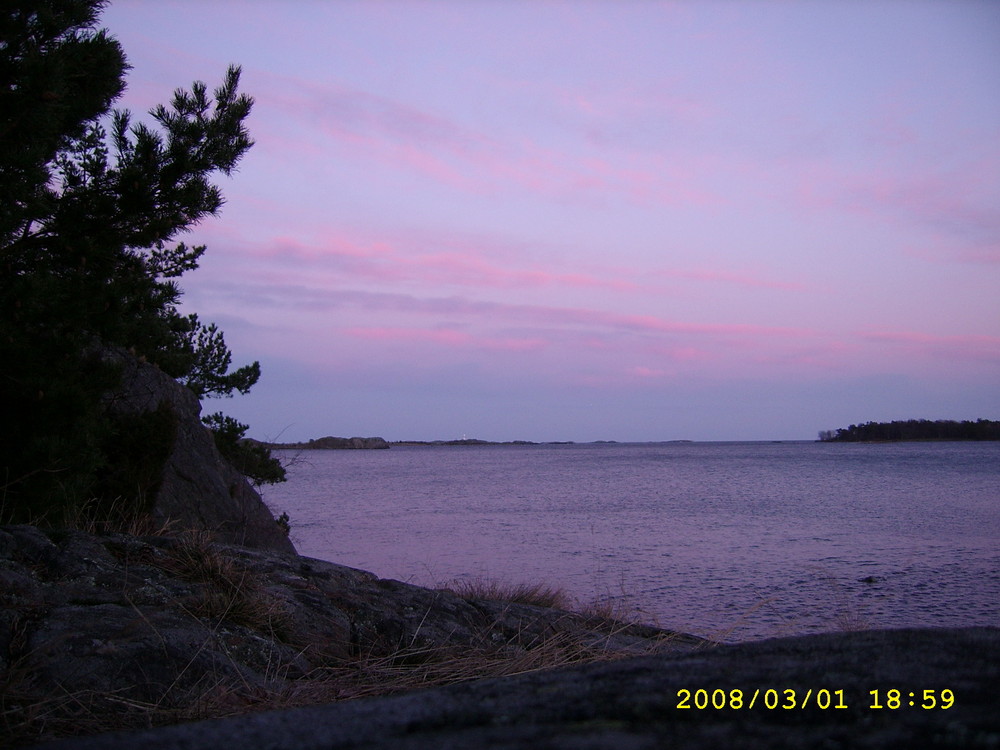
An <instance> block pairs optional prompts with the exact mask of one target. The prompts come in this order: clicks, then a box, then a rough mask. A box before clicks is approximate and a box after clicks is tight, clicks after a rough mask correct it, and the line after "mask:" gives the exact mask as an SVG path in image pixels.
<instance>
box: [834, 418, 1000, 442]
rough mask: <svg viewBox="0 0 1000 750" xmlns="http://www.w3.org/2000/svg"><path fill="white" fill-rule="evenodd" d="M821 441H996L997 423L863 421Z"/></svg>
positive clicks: (999, 430) (998, 437)
mask: <svg viewBox="0 0 1000 750" xmlns="http://www.w3.org/2000/svg"><path fill="white" fill-rule="evenodd" d="M819 439H820V440H822V441H824V442H841V443H858V442H865V443H884V442H898V441H903V440H1000V422H997V421H991V420H989V419H979V420H977V421H975V422H971V421H964V422H955V421H951V420H942V419H939V420H936V421H931V420H929V419H910V420H906V421H902V422H866V423H865V424H861V425H855V424H852V425H851V426H850V427H846V428H840V429H838V430H824V431H822V432H820V434H819Z"/></svg>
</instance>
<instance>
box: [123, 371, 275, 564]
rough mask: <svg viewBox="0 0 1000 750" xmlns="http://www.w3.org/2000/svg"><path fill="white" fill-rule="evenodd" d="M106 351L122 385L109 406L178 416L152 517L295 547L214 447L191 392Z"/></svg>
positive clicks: (231, 537)
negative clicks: (163, 406)
mask: <svg viewBox="0 0 1000 750" xmlns="http://www.w3.org/2000/svg"><path fill="white" fill-rule="evenodd" d="M106 356H107V357H109V358H111V359H114V360H116V361H117V362H119V363H120V364H121V365H122V367H123V378H122V387H121V390H120V391H119V392H118V393H114V394H109V396H108V403H109V407H110V409H111V410H112V412H116V413H120V414H135V413H145V412H152V411H155V410H156V409H157V408H160V406H161V404H166V405H168V406H169V408H170V410H171V411H172V413H173V414H174V416H175V417H176V420H177V434H176V438H175V440H174V443H173V448H172V450H171V452H170V455H169V456H168V458H167V460H166V463H165V465H164V467H163V472H162V477H161V478H160V481H159V483H158V489H157V490H156V495H155V498H154V500H153V504H152V515H153V518H154V520H155V521H156V522H159V523H166V522H172V523H173V524H175V525H176V526H177V527H178V528H185V529H203V530H208V531H211V532H212V533H213V534H215V535H216V536H217V537H218V538H219V539H220V540H222V541H225V542H228V543H231V544H243V545H247V546H250V547H259V548H262V549H272V550H276V551H279V552H295V548H294V546H293V545H292V543H291V541H290V540H289V539H288V536H287V535H286V534H285V533H284V532H283V531H282V530H281V528H280V527H279V526H278V525H277V523H276V522H275V519H274V516H273V515H272V514H271V512H270V511H269V510H268V509H267V506H266V505H265V504H264V501H263V500H262V499H261V497H260V495H259V494H258V493H257V492H256V491H255V490H254V489H253V488H252V487H251V486H250V485H249V483H248V482H247V481H246V478H245V477H243V475H241V474H240V473H239V472H238V471H237V470H236V469H234V468H233V467H232V465H230V464H229V463H228V462H227V461H226V460H225V459H224V458H223V457H222V455H221V454H220V453H219V451H218V449H217V448H216V447H215V441H214V439H213V438H212V435H211V432H210V431H209V429H208V428H207V427H206V426H205V425H204V424H202V422H201V418H200V416H201V404H200V402H199V401H198V398H197V397H196V396H195V395H194V393H193V392H191V391H190V390H189V389H187V388H185V387H184V386H182V385H181V384H179V383H178V382H177V381H175V380H174V379H173V378H171V377H169V376H168V375H166V374H165V373H163V372H162V371H161V370H160V369H159V368H157V367H155V366H153V365H151V364H148V363H145V362H139V361H138V360H136V359H135V357H132V356H131V355H129V354H127V353H125V352H115V351H111V352H108V353H107V354H106Z"/></svg>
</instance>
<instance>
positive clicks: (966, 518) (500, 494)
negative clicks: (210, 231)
mask: <svg viewBox="0 0 1000 750" xmlns="http://www.w3.org/2000/svg"><path fill="white" fill-rule="evenodd" d="M276 455H277V456H278V457H279V458H280V459H281V460H282V461H283V462H284V463H285V464H286V465H287V466H288V481H287V482H285V483H283V484H279V485H272V486H268V487H266V488H265V490H264V499H265V501H266V502H267V504H268V505H269V506H270V507H271V509H272V510H273V511H274V512H275V514H276V515H277V514H280V513H287V514H288V516H289V518H290V523H291V529H292V530H291V539H292V541H293V542H294V543H295V545H296V547H297V549H298V550H299V553H300V554H302V555H306V556H309V557H316V558H320V559H323V560H328V561H331V562H335V563H339V564H342V565H347V566H350V567H354V568H361V569H363V570H368V571H371V572H373V573H375V574H376V575H378V576H379V577H381V578H392V579H396V580H400V581H406V582H410V583H414V584H418V585H421V586H430V587H447V586H448V585H449V584H450V583H452V582H454V581H460V580H466V581H467V580H470V579H472V580H481V581H499V582H504V583H512V584H519V583H529V584H535V583H542V584H545V585H547V586H551V587H558V588H561V589H563V590H564V591H565V592H566V594H567V595H568V596H569V597H570V599H571V600H573V601H574V602H575V603H576V604H577V605H579V606H587V605H590V604H592V603H595V602H596V603H598V604H602V605H604V606H611V607H614V608H617V609H618V611H620V612H622V613H624V614H627V615H630V616H632V617H635V618H637V619H639V620H642V621H645V622H649V623H652V624H657V625H659V626H661V627H664V628H670V629H675V630H681V631H684V632H688V633H693V634H695V635H699V636H703V637H708V638H715V639H718V640H721V641H743V640H752V639H760V638H769V637H777V636H785V635H798V634H805V633H814V632H823V631H837V630H852V629H867V628H899V627H964V626H972V625H988V626H1000V443H995V442H994V443H985V442H984V443H976V442H933V443H931V442H929V443H883V444H868V443H819V442H777V443H762V442H756V443H747V442H741V443H699V442H693V443H688V442H678V443H590V444H569V445H548V444H546V445H474V446H434V445H420V446H394V447H392V448H391V449H389V450H331V451H324V450H306V451H277V452H276Z"/></svg>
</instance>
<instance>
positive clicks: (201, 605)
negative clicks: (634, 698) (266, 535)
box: [0, 526, 704, 747]
mask: <svg viewBox="0 0 1000 750" xmlns="http://www.w3.org/2000/svg"><path fill="white" fill-rule="evenodd" d="M703 644H704V642H703V641H701V639H698V638H694V637H692V636H684V635H682V634H678V633H673V632H670V631H665V630H661V629H657V628H653V627H648V626H642V625H632V624H622V623H618V622H615V621H613V620H608V619H606V618H600V617H587V616H583V615H579V614H574V613H570V612H565V611H561V610H557V609H550V608H546V607H538V606H532V605H528V604H512V603H509V602H498V601H489V600H478V599H468V598H462V597H460V596H457V595H455V594H454V593H452V592H450V591H443V590H431V589H426V588H421V587H419V586H413V585H409V584H406V583H402V582H400V581H393V580H386V579H380V578H378V577H377V576H375V575H373V574H372V573H368V572H365V571H362V570H356V569H353V568H348V567H344V566H341V565H336V564H334V563H329V562H324V561H322V560H315V559H310V558H306V557H300V556H298V555H288V554H280V553H275V552H269V551H265V550H260V549H250V548H246V547H239V546H234V545H226V544H219V543H216V542H214V541H212V540H211V538H209V537H208V536H206V535H205V534H203V533H194V534H190V533H188V534H183V535H181V536H178V537H135V536H129V535H125V534H89V533H85V532H82V531H53V530H47V531H46V530H41V529H38V528H36V527H33V526H6V527H0V747H4V746H9V745H29V744H31V743H33V742H39V741H41V740H46V739H52V738H56V737H63V736H67V735H84V734H97V733H98V732H103V731H108V730H111V729H126V728H132V727H147V726H151V725H152V726H155V725H159V724H172V723H176V722H178V721H188V720H194V719H201V718H210V717H215V716H227V715H233V714H240V713H247V712H251V711H254V710H260V709H262V708H275V707H283V706H284V707H287V706H290V705H308V704H315V703H327V702H332V701H339V700H346V699H350V698H357V697H359V696H366V695H373V694H386V693H390V692H399V691H403V690H408V689H411V688H412V687H414V686H415V685H428V684H444V683H446V682H456V681H460V680H468V679H472V678H474V677H481V676H484V675H502V674H512V673H516V672H523V671H525V670H527V669H536V668H538V667H539V666H553V665H560V664H566V663H575V662H579V661H584V660H594V659H606V658H614V657H616V656H621V655H633V654H637V653H645V652H648V651H650V650H653V649H655V650H661V649H670V650H674V649H682V650H683V649H692V648H698V647H700V646H702V645H703Z"/></svg>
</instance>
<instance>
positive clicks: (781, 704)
mask: <svg viewBox="0 0 1000 750" xmlns="http://www.w3.org/2000/svg"><path fill="white" fill-rule="evenodd" d="M868 694H869V695H870V696H871V701H870V703H869V704H868V706H867V708H869V709H873V710H878V709H883V708H887V709H890V710H896V709H899V708H922V709H925V710H932V709H941V710H947V709H949V708H951V707H952V706H953V705H955V693H954V691H952V690H950V689H948V688H944V689H942V690H937V689H929V688H928V689H924V690H921V691H918V692H915V691H907V692H904V691H902V690H899V689H897V688H891V689H889V690H886V691H884V693H883V691H882V690H869V691H868ZM883 696H884V699H883ZM800 697H801V700H800ZM758 699H760V700H761V704H762V705H763V707H764V708H766V709H769V710H774V709H786V710H792V709H796V708H807V707H808V706H809V705H810V704H811V705H812V706H813V707H815V708H819V709H828V708H833V709H845V708H848V705H847V703H846V700H845V698H844V691H843V690H827V689H826V688H821V689H819V690H816V691H815V692H814V691H813V690H812V689H811V688H810V689H809V690H807V691H805V694H804V695H803V694H802V691H801V690H799V691H796V690H794V689H792V688H787V689H785V690H777V689H775V688H766V689H764V690H761V689H760V688H757V689H756V690H754V692H753V694H752V695H751V694H750V692H749V691H743V690H740V689H739V688H734V689H732V690H728V691H727V690H722V689H716V690H711V691H709V690H705V689H697V690H689V689H687V688H681V689H680V690H678V691H677V706H676V708H680V709H685V708H695V709H700V710H704V709H707V708H716V709H723V708H730V709H736V710H739V709H741V708H747V709H750V708H754V706H756V705H758Z"/></svg>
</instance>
